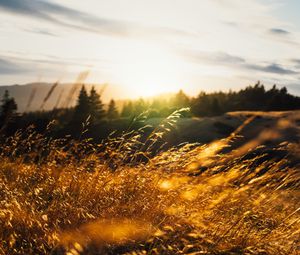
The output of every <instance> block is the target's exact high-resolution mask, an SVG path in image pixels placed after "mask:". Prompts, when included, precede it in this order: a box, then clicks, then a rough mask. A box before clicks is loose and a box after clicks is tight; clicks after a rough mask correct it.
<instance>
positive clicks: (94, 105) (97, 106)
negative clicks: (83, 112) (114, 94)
mask: <svg viewBox="0 0 300 255" xmlns="http://www.w3.org/2000/svg"><path fill="white" fill-rule="evenodd" d="M89 106H90V115H91V122H92V123H95V122H98V121H100V120H101V119H103V118H104V117H105V110H104V105H103V103H102V100H101V97H100V95H99V94H98V93H97V91H96V90H95V87H94V86H93V87H92V89H91V91H90V96H89Z"/></svg>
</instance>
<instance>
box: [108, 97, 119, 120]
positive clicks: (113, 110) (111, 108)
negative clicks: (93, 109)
mask: <svg viewBox="0 0 300 255" xmlns="http://www.w3.org/2000/svg"><path fill="white" fill-rule="evenodd" d="M106 116H107V118H108V119H109V120H113V119H117V118H118V117H119V113H118V110H117V107H116V102H115V100H113V99H111V100H110V102H109V104H108V110H107V114H106Z"/></svg>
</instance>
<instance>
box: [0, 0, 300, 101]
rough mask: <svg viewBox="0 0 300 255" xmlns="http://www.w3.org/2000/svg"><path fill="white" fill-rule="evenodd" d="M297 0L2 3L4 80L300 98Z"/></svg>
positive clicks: (118, 91) (122, 93) (0, 69)
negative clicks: (81, 77)
mask: <svg viewBox="0 0 300 255" xmlns="http://www.w3.org/2000/svg"><path fill="white" fill-rule="evenodd" d="M299 10H300V1H298V0H243V1H241V0H85V1H82V0H0V84H1V85H9V84H25V83H29V82H37V81H46V82H54V81H56V80H59V81H60V82H70V81H74V80H76V77H77V76H78V74H79V73H80V72H83V71H87V70H88V71H90V73H89V76H88V78H87V82H93V83H101V84H104V83H108V84H111V86H112V87H113V88H114V90H113V93H114V95H113V96H114V97H116V98H130V97H140V96H151V95H154V94H160V93H165V92H175V91H178V90H179V89H183V90H184V91H185V92H186V93H188V94H190V95H195V94H197V93H199V92H200V91H203V90H205V91H218V90H224V91H227V90H229V89H232V90H237V89H240V88H243V87H245V86H247V85H250V84H254V83H256V81H258V80H260V81H261V82H262V83H264V84H266V86H272V85H273V84H277V85H278V86H279V87H281V86H286V87H287V88H288V90H289V91H290V92H291V93H294V94H298V95H300V16H299V15H298V12H299Z"/></svg>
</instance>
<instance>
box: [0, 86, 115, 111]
mask: <svg viewBox="0 0 300 255" xmlns="http://www.w3.org/2000/svg"><path fill="white" fill-rule="evenodd" d="M52 86H53V83H42V82H41V83H29V84H26V85H10V86H0V97H1V98H2V95H3V94H4V91H5V90H8V91H9V93H10V95H11V96H12V97H14V98H15V100H16V102H17V104H18V111H19V112H24V111H36V110H40V109H41V107H42V106H43V109H44V110H51V109H53V108H54V106H58V107H63V106H65V105H68V106H73V105H74V104H75V103H76V99H77V95H78V92H79V90H80V87H81V84H71V83H63V84H58V85H57V86H56V87H55V88H54V90H53V92H52V93H51V95H50V97H49V98H48V100H46V101H45V102H44V104H43V101H44V99H45V98H46V96H47V94H49V91H50V89H51V87H52ZM91 86H92V85H91V84H87V85H86V87H87V89H88V90H89V89H90V88H91ZM94 86H95V87H96V89H97V91H98V92H101V90H104V92H106V91H105V88H104V87H105V85H101V84H97V85H94ZM109 99H110V95H108V93H103V101H104V102H107V101H108V100H109Z"/></svg>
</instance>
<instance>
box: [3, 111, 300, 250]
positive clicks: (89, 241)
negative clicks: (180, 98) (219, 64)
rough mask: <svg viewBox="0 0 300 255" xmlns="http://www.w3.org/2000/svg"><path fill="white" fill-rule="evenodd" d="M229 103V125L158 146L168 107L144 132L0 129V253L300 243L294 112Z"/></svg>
mask: <svg viewBox="0 0 300 255" xmlns="http://www.w3.org/2000/svg"><path fill="white" fill-rule="evenodd" d="M239 114H240V115H239ZM233 115H235V116H239V118H240V123H238V125H236V126H234V125H233V124H234V123H237V122H234V120H232V119H230V118H228V116H227V121H228V122H226V123H227V125H229V124H230V125H231V126H234V128H235V131H234V132H233V133H231V134H229V135H228V136H227V137H225V138H223V139H217V140H215V141H213V142H210V143H208V144H202V145H199V144H198V143H197V144H193V143H189V144H186V145H184V146H182V147H174V148H171V149H169V150H167V151H162V152H160V153H159V154H158V155H156V156H154V157H150V153H149V150H148V149H149V148H150V147H151V146H154V144H156V143H157V142H158V141H160V140H161V139H164V136H165V133H166V132H169V128H168V126H169V125H170V126H172V125H173V126H174V125H176V116H175V117H174V116H173V117H174V118H173V117H171V118H169V119H167V120H165V121H164V122H163V123H162V124H161V125H160V126H159V127H158V128H156V129H155V130H154V131H153V133H151V134H150V135H149V137H148V140H147V141H148V142H146V143H141V141H140V138H141V136H142V135H141V133H142V130H139V131H135V132H131V133H127V134H123V136H121V137H117V138H110V139H108V140H107V141H106V142H105V143H103V144H100V145H95V144H93V143H92V142H91V141H90V140H88V139H82V140H81V141H79V142H75V141H68V143H66V141H65V140H64V139H57V140H52V139H49V138H46V136H44V135H41V134H37V133H35V132H34V129H31V128H29V129H27V130H26V131H23V132H19V133H17V134H16V135H15V136H14V137H11V138H7V139H6V141H5V143H3V144H2V148H1V156H0V157H1V164H0V239H1V243H0V254H68V255H71V254H73V255H77V254H190V255H192V254H193V255H196V254H219V255H220V254H224V255H225V254H249V255H250V254H253V255H257V254H261V255H265V254H272V255H280V254H291V255H296V254H299V253H300V172H299V163H300V156H299V155H300V146H299V132H298V131H299V120H300V116H299V113H298V112H289V113H269V114H267V113H255V114H253V113H232V114H229V116H231V118H233V117H232V116H233ZM257 116H259V117H257ZM224 118H225V117H224ZM263 119H264V120H266V119H267V121H269V122H270V123H267V122H264V123H263V125H261V126H263V127H264V129H258V126H259V125H258V124H257V123H259V122H262V120H263ZM218 121H220V120H218ZM230 121H231V122H230ZM233 122H234V123H233ZM251 125H252V127H251ZM248 127H251V128H248ZM49 128H50V127H49ZM206 131H207V130H206ZM245 137H246V138H247V139H245Z"/></svg>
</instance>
